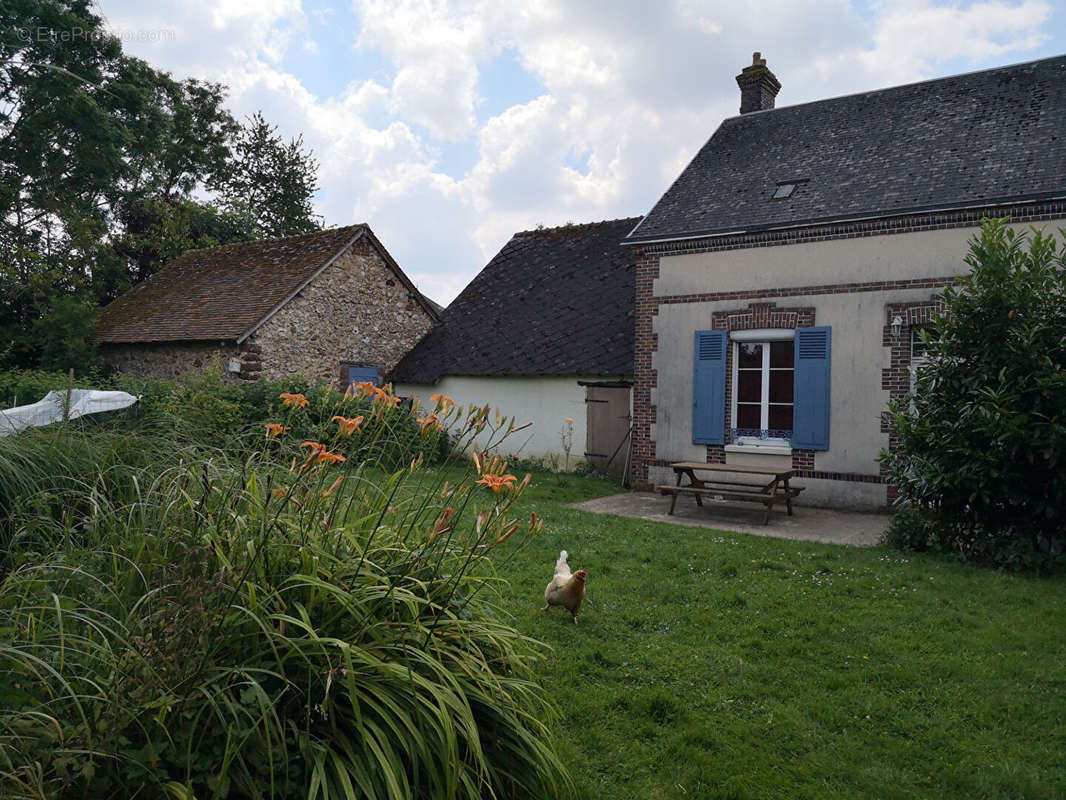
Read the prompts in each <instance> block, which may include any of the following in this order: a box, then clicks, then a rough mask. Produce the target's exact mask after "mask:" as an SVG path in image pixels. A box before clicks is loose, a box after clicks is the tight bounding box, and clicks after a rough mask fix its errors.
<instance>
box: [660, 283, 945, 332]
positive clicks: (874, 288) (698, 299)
mask: <svg viewBox="0 0 1066 800" xmlns="http://www.w3.org/2000/svg"><path fill="white" fill-rule="evenodd" d="M957 280H958V276H945V277H941V278H914V279H912V280H905V281H866V282H864V283H829V284H818V285H812V286H791V287H788V288H784V289H758V290H752V291H736V292H707V293H701V294H670V295H662V296H661V297H656V298H654V301H655V303H656V304H657V305H676V304H678V303H714V302H720V301H722V300H756V299H761V298H769V297H773V298H780V297H802V296H805V295H819V294H857V293H859V292H891V291H896V290H899V289H940V288H943V287H944V286H949V285H950V284H952V283H954V282H955V281H957ZM800 327H803V326H802V325H801V326H800Z"/></svg>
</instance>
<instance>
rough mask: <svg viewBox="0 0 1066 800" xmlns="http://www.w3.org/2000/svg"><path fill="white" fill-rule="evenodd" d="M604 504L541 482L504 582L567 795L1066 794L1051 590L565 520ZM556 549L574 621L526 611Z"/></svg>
mask: <svg viewBox="0 0 1066 800" xmlns="http://www.w3.org/2000/svg"><path fill="white" fill-rule="evenodd" d="M613 491H616V489H615V487H614V486H612V485H611V484H610V483H607V482H604V481H598V480H593V479H580V478H565V479H563V478H558V477H556V476H552V475H539V476H537V477H536V479H535V480H534V483H533V485H532V486H531V487H530V488H529V490H528V491H527V494H526V495H525V496H524V497H523V498H522V499H521V501H520V502H521V505H522V507H523V508H524V509H525V511H526V512H528V511H529V510H536V512H537V514H538V516H541V517H542V518H543V519H544V521H545V525H544V530H543V532H542V533H541V534H539V535H538V538H537V539H536V540H535V541H534V542H533V543H532V544H531V545H529V546H528V547H527V548H526V549H524V550H523V551H521V552H520V553H519V554H518V555H517V556H515V558H514V559H512V560H509V561H508V562H507V563H506V564H504V565H503V566H501V573H502V577H506V578H507V579H508V584H507V586H506V587H505V588H504V589H503V595H502V601H503V605H504V608H505V609H506V610H507V611H509V612H510V613H511V614H512V615H513V621H514V624H515V625H516V626H517V627H518V628H519V629H520V630H522V631H523V632H525V633H528V634H529V635H531V636H533V637H535V638H537V639H540V640H541V641H544V642H546V643H548V644H549V645H550V646H551V647H552V648H553V653H552V655H551V656H550V658H549V659H548V660H547V661H546V662H544V663H542V664H541V665H540V666H539V667H538V669H539V671H540V673H541V675H542V679H543V682H544V684H545V686H546V687H547V688H548V690H549V691H550V692H551V694H552V695H553V696H554V697H555V699H556V701H557V703H558V704H559V706H560V707H561V708H562V710H563V714H564V716H563V719H562V720H561V721H560V722H559V723H558V724H557V725H556V731H557V733H558V736H559V740H560V742H561V752H562V755H563V758H564V760H565V762H566V763H567V765H568V767H569V769H570V771H571V773H572V774H573V776H574V779H575V781H576V782H577V784H578V787H579V793H578V796H579V797H586V798H597V799H598V798H627V799H630V798H661V797H667V798H668V797H700V798H708V797H714V798H784V797H787V798H805V797H811V798H832V797H839V798H855V797H874V798H917V797H921V798H927V797H935V798H945V797H958V798H967V799H968V800H973V799H974V798H990V797H1002V798H1008V797H1009V798H1020V797H1032V798H1054V797H1066V591H1064V589H1066V584H1064V580H1063V578H1062V577H1061V576H1058V577H1050V578H1040V577H1034V576H1025V575H1013V574H1000V573H996V572H992V571H988V570H984V569H979V568H975V567H970V566H967V565H963V564H959V563H956V562H954V561H951V560H947V559H944V558H939V557H931V556H922V555H912V554H901V553H898V552H896V551H890V550H885V549H873V550H860V549H851V548H844V547H836V546H833V545H819V544H811V543H805V542H791V541H783V540H775V539H766V538H760V537H755V536H745V535H743V534H736V533H722V532H718V531H710V530H702V529H699V528H691V527H680V526H674V525H669V524H665V523H652V522H646V521H642V520H630V519H623V518H620V517H609V516H603V515H595V514H589V513H585V512H580V511H575V510H572V509H568V508H565V507H563V504H564V503H566V502H570V501H573V500H579V499H583V498H586V497H593V496H597V495H602V494H607V493H610V492H613ZM562 548H566V549H567V550H569V551H570V554H571V559H570V563H571V566H572V567H573V568H574V569H579V568H584V569H586V570H588V573H589V580H588V600H587V603H586V606H585V608H584V609H583V610H582V613H581V622H580V624H578V625H576V626H575V625H573V624H572V623H571V622H570V619H569V615H567V614H565V613H564V612H562V611H560V610H555V613H550V614H542V613H540V611H539V608H540V607H541V605H543V591H544V585H545V584H546V583H547V582H548V580H549V579H550V578H551V574H552V567H553V564H554V561H555V558H556V556H557V554H558V552H559V550H560V549H562Z"/></svg>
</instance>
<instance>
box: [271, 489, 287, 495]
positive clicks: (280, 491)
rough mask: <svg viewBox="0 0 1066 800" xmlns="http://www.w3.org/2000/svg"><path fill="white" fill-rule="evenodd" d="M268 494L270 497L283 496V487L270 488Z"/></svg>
mask: <svg viewBox="0 0 1066 800" xmlns="http://www.w3.org/2000/svg"><path fill="white" fill-rule="evenodd" d="M270 496H271V497H284V496H285V490H284V489H271V490H270Z"/></svg>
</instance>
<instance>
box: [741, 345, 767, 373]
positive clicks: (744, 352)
mask: <svg viewBox="0 0 1066 800" xmlns="http://www.w3.org/2000/svg"><path fill="white" fill-rule="evenodd" d="M737 366H738V367H739V368H740V369H745V368H752V367H755V368H758V369H762V345H761V344H753V343H751V342H741V343H740V344H739V345H738V346H737Z"/></svg>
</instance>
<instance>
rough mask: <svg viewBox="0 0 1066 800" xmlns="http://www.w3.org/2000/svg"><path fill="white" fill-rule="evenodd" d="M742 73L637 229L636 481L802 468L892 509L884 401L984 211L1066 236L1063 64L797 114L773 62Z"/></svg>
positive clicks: (832, 492)
mask: <svg viewBox="0 0 1066 800" xmlns="http://www.w3.org/2000/svg"><path fill="white" fill-rule="evenodd" d="M737 82H738V83H739V85H740V87H741V107H740V115H739V116H736V117H732V118H730V119H727V120H725V121H724V122H723V123H722V124H721V126H720V127H719V128H718V130H717V131H716V132H715V133H714V135H713V136H712V137H711V138H710V140H709V141H708V142H707V143H706V144H705V145H704V146H703V148H702V149H701V150H700V151H699V153H698V154H697V155H696V157H695V158H694V159H693V160H692V162H691V163H690V164H689V165H688V167H687V168H686V169H685V170H684V172H683V173H682V174H681V176H680V177H679V178H678V179H677V180H676V181H675V182H674V184H673V185H672V186H671V187H670V188H669V189H668V190H667V192H666V193H665V194H664V195H663V197H662V198H661V199H660V200H659V202H658V203H657V204H656V205H655V207H654V208H653V209H652V210H651V212H650V213H649V214H648V215H647V216H646V217H645V218H644V219H643V220H642V221H641V222H640V224H639V225H637V226H636V228H635V229H634V230H633V232H632V233H631V234H630V235H629V236H628V238H627V239H626V242H627V243H628V245H629V246H630V247H631V248H632V249H633V251H634V253H635V257H636V260H637V274H636V298H637V299H636V361H635V387H634V417H635V422H634V440H635V444H634V447H635V452H634V461H635V469H634V477H635V479H636V482H637V484H638V485H642V486H650V485H654V484H657V483H664V482H666V481H667V480H669V481H670V482H672V479H673V473H672V471H671V470H670V469H669V465H670V464H671V462H675V461H682V460H684V461H706V462H711V463H738V464H739V463H746V464H754V465H761V466H774V467H785V468H788V467H791V468H793V469H794V470H796V472H797V474H798V475H799V476H801V478H802V480H799V481H796V483H797V485H803V486H805V487H806V491H805V493H804V495H803V499H804V500H805V501H807V502H812V503H816V504H825V505H835V506H842V507H849V508H869V509H876V508H881V507H884V506H886V505H888V504H890V503H891V501H892V500H893V499H894V490H893V487H890V486H889V485H888V484H887V481H886V478H885V476H884V475H883V474H882V471H881V468H880V466H879V462H878V455H879V453H880V451H881V450H882V448H886V447H887V448H891V447H892V446H893V444H894V442H893V440H892V438H891V431H890V429H889V427H888V426H887V425H886V421H885V419H884V415H883V412H884V410H885V405H886V402H887V401H888V400H889V399H890V398H901V397H903V396H904V395H905V394H906V393H907V392H908V391H909V390H910V388H911V376H912V374H913V371H912V368H913V366H914V363H915V361H916V360H917V359H919V358H921V355H922V354H921V341H922V340H921V337H920V336H918V335H917V333H918V331H919V330H920V329H921V328H922V327H923V326H928V325H929V324H930V322H931V320H932V316H933V313H934V312H935V311H936V310H937V308H938V306H939V304H940V296H939V293H940V291H941V290H942V288H943V287H945V286H947V285H949V284H951V283H952V282H953V281H954V280H956V279H957V277H958V276H960V275H963V274H966V273H967V272H968V271H969V268H968V267H967V266H966V264H965V263H964V261H963V258H964V256H965V254H966V252H967V249H968V242H969V239H970V238H971V237H972V236H973V235H974V234H975V233H976V232H977V229H978V226H979V225H980V224H981V220H982V219H984V218H993V217H994V218H1008V219H1009V220H1010V222H1011V224H1013V225H1015V226H1017V227H1021V228H1026V227H1029V226H1031V225H1035V226H1047V227H1048V228H1050V229H1052V230H1057V229H1060V228H1062V227H1066V146H1064V143H1066V57H1061V56H1060V57H1055V58H1048V59H1043V60H1040V61H1034V62H1031V63H1027V64H1019V65H1015V66H1010V67H1004V68H1000V69H992V70H985V71H981V72H975V73H971V74H966V75H959V76H954V77H949V78H943V79H939V80H931V81H925V82H922V83H916V84H911V85H908V86H900V87H895V88H890V89H885V90H881V91H874V92H866V93H863V94H856V95H850V96H847V97H839V98H835V99H831V100H822V101H818V102H811V103H803V104H800V105H795V106H791V107H782V108H775V107H774V105H775V97H776V95H777V93H778V90H779V89H780V87H781V84H780V83H779V82H778V80H777V78H776V77H775V76H774V75H773V73H772V72H770V70H769V69H768V68H767V66H766V62H765V61H764V60H763V59H761V58H759V54H758V53H756V54H755V58H754V59H753V63H752V65H751V66H748V67H746V68H744V70H743V71H742V72H741V74H740V75H738V76H737Z"/></svg>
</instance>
